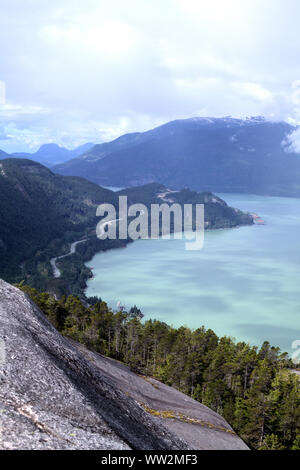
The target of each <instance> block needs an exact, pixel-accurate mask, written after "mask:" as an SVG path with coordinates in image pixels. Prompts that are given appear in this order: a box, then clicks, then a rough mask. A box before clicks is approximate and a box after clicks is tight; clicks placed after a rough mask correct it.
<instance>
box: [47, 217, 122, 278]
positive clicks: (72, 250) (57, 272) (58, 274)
mask: <svg viewBox="0 0 300 470" xmlns="http://www.w3.org/2000/svg"><path fill="white" fill-rule="evenodd" d="M118 220H120V219H114V220H110V221H109V222H104V223H103V224H102V225H100V231H98V233H97V236H98V237H101V236H102V235H103V233H104V228H105V227H106V226H107V225H112V224H113V223H115V222H118ZM87 240H88V238H84V239H83V240H78V241H76V242H73V243H72V245H71V248H70V251H69V252H68V253H66V254H65V255H61V256H56V257H55V258H51V260H50V264H51V266H52V271H53V276H54V277H55V278H59V277H61V271H60V269H59V268H58V267H57V264H56V261H57V260H59V259H63V258H66V257H67V256H70V255H74V253H76V247H77V245H79V244H80V243H84V242H86V241H87Z"/></svg>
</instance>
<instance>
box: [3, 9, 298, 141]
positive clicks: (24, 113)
mask: <svg viewBox="0 0 300 470" xmlns="http://www.w3.org/2000/svg"><path fill="white" fill-rule="evenodd" d="M2 3H3V5H1V17H0V44H1V46H2V47H1V64H0V79H1V80H3V81H5V83H6V101H5V103H6V104H5V103H3V99H2V105H0V133H1V134H2V133H3V132H1V129H4V127H5V126H7V125H9V124H10V123H11V122H13V123H14V125H15V128H16V129H19V130H20V131H21V132H20V133H19V137H18V138H17V131H16V134H15V137H14V138H12V139H10V144H9V145H10V147H7V149H8V148H13V145H17V146H18V148H19V147H20V146H21V145H22V143H21V142H22V139H23V142H24V150H25V149H26V148H28V145H31V146H32V145H33V146H34V145H37V144H38V143H39V142H41V143H43V141H48V140H49V139H54V140H55V139H57V140H58V141H59V143H60V142H61V143H62V142H65V143H66V145H69V146H70V145H72V144H75V143H77V142H79V141H80V142H82V140H83V139H88V140H92V141H99V140H100V139H103V140H109V139H110V138H111V137H116V136H117V135H118V134H119V133H123V132H130V131H139V130H144V127H145V126H147V127H148V128H151V127H153V126H154V125H156V123H161V122H163V121H164V120H166V121H167V120H170V119H175V118H180V117H191V116H193V115H196V114H207V115H210V116H223V115H234V116H246V115H266V117H269V118H272V119H286V120H289V121H290V122H296V123H298V122H300V111H299V108H300V104H299V102H300V91H299V90H300V87H299V86H298V81H299V80H300V63H299V61H298V53H299V47H300V37H299V34H298V29H299V27H298V22H299V15H300V3H299V1H298V0H264V1H263V2H262V1H261V0H226V1H225V0H210V1H207V0H164V1H163V2H162V1H161V0H151V2H141V1H140V0H127V1H126V2H124V0H110V1H109V2H108V1H107V0H85V2H82V0H52V1H51V2H48V3H47V2H45V1H44V0H28V1H27V2H23V1H21V0H10V1H9V2H2ZM292 84H293V87H292ZM0 102H1V93H0ZM147 127H146V128H147ZM23 130H25V131H24V132H23ZM29 131H30V132H31V133H30V132H29ZM25 135H26V138H25V137H24V136H25ZM18 139H19V140H18ZM28 139H32V142H31V143H27V142H28ZM1 145H2V143H1V142H0V148H1Z"/></svg>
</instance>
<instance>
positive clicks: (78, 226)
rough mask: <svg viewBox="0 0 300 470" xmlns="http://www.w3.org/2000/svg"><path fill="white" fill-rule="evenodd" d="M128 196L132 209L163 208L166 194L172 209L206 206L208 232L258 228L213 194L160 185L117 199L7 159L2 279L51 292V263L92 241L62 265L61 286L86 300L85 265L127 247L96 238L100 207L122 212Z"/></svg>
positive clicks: (1, 212) (0, 182)
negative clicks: (72, 247)
mask: <svg viewBox="0 0 300 470" xmlns="http://www.w3.org/2000/svg"><path fill="white" fill-rule="evenodd" d="M124 194H127V196H128V203H129V204H130V203H132V202H135V201H137V199H138V202H141V203H145V204H151V203H152V202H157V203H161V202H163V200H162V198H161V197H159V195H160V194H164V195H165V197H164V198H163V199H166V200H167V201H168V197H169V198H170V201H169V203H170V204H171V200H173V199H172V198H171V196H172V197H174V198H176V201H177V202H179V203H181V204H184V203H187V202H198V203H204V204H205V217H206V219H205V220H206V222H207V228H224V227H233V226H237V225H243V224H251V223H253V220H252V218H251V217H250V216H249V215H247V214H244V213H242V212H240V211H238V210H235V209H232V208H230V207H228V206H227V204H226V203H225V202H224V201H222V200H221V199H219V198H216V197H215V196H214V195H213V194H203V195H201V194H197V193H194V192H190V191H188V190H184V191H179V192H177V193H170V192H169V191H168V190H167V188H165V187H164V186H162V185H156V184H154V185H153V184H152V185H149V186H144V187H142V188H136V189H130V190H128V191H127V192H126V191H121V192H120V193H114V192H113V191H110V190H108V189H104V188H101V187H100V186H98V185H96V184H94V183H91V182H89V181H87V180H85V179H83V178H79V177H64V176H61V175H55V174H54V173H52V172H51V171H50V170H49V169H47V168H45V167H44V166H42V165H40V164H39V163H36V162H32V161H30V160H26V159H6V160H2V161H1V162H0V217H1V226H0V256H1V263H0V276H1V277H2V278H3V279H5V280H7V281H9V282H18V281H21V280H24V281H25V282H26V283H27V284H29V285H32V286H35V287H37V288H39V289H42V290H48V287H49V283H50V284H51V285H53V282H54V281H53V271H52V267H51V265H50V259H51V258H52V257H55V256H59V255H63V254H65V253H68V252H69V250H70V244H71V243H72V242H74V241H77V240H80V239H83V238H88V242H87V243H84V244H81V245H80V246H78V248H77V250H76V253H75V254H74V255H72V256H70V257H69V258H64V259H63V260H61V266H62V279H61V280H60V281H62V280H65V281H67V283H68V285H69V287H70V288H71V289H72V291H73V292H75V293H77V294H82V292H83V290H84V288H85V281H86V279H87V278H88V277H89V276H90V275H91V272H90V271H89V270H88V268H86V267H85V265H84V261H88V260H89V259H91V257H92V256H93V255H94V254H95V253H97V252H98V251H101V250H105V249H108V248H115V247H119V246H124V245H125V244H126V243H127V240H104V241H102V240H99V239H98V238H97V237H96V226H97V223H98V222H99V218H97V217H96V208H97V206H98V205H99V204H102V203H111V204H113V205H114V206H115V207H116V208H118V197H119V195H124ZM55 283H56V284H57V281H55Z"/></svg>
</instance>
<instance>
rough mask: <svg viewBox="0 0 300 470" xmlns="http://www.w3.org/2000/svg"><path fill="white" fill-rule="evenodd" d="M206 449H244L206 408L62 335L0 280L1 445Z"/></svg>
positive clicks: (44, 447)
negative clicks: (170, 409)
mask: <svg viewBox="0 0 300 470" xmlns="http://www.w3.org/2000/svg"><path fill="white" fill-rule="evenodd" d="M168 400H169V401H168ZM166 406H168V407H170V408H172V407H173V413H174V415H169V414H168V419H165V417H166V416H165V415H164V413H163V411H164V407H166ZM157 410H159V411H157ZM191 416H192V417H193V419H194V422H192V418H191ZM183 417H184V419H183ZM170 418H171V419H170ZM210 424H211V426H209V425H210ZM205 448H207V449H212V448H215V449H218V448H219V449H247V447H246V446H245V444H244V443H243V442H242V441H241V439H239V438H238V437H237V436H236V435H235V434H234V433H233V431H232V430H231V428H230V427H229V425H228V424H227V423H226V422H225V421H224V420H223V418H221V417H220V416H219V415H217V414H216V413H214V412H213V411H211V410H209V409H208V408H206V407H203V405H201V404H199V403H197V402H195V401H194V400H192V399H190V398H189V397H186V396H185V395H183V394H181V393H180V392H177V391H176V390H174V389H172V388H170V387H167V386H165V385H163V384H160V383H159V382H156V381H155V382H153V381H152V379H149V380H148V379H147V380H145V379H144V378H141V377H138V376H136V375H135V374H133V373H132V372H130V371H129V370H128V369H127V368H126V367H125V366H122V365H119V364H118V363H116V362H115V361H112V360H109V359H107V358H103V357H102V356H100V355H98V354H95V353H92V352H90V351H87V350H86V349H85V348H84V347H82V346H81V345H77V344H76V343H73V342H70V341H68V340H67V339H65V338H63V337H62V336H61V335H60V334H59V333H58V332H57V331H56V330H55V328H54V327H53V326H52V325H51V324H50V323H49V321H48V320H47V319H46V317H45V316H44V314H43V313H42V312H41V311H40V310H39V309H38V308H37V307H36V305H35V304H34V303H33V302H32V301H31V300H30V299H29V298H28V297H27V296H26V294H24V293H23V292H21V291H20V290H18V289H17V288H15V287H13V286H11V285H9V284H7V283H5V282H4V281H1V280H0V449H119V450H126V449H127V450H128V449H147V450H162V449H167V450H183V449H205Z"/></svg>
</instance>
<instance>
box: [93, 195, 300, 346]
mask: <svg viewBox="0 0 300 470" xmlns="http://www.w3.org/2000/svg"><path fill="white" fill-rule="evenodd" d="M220 196H221V197H222V198H223V199H225V200H226V202H227V203H228V204H229V205H231V206H233V207H237V208H239V209H242V210H247V211H251V212H256V213H258V214H259V215H260V216H261V217H262V218H263V219H264V221H265V223H266V225H263V226H260V225H255V226H250V227H240V228H235V229H227V230H216V231H210V232H206V233H205V242H204V247H203V249H202V250H201V251H196V252H195V251H186V250H185V249H184V248H185V241H184V240H162V239H160V240H139V241H136V242H134V243H132V244H130V245H128V246H127V247H126V248H124V249H118V250H111V251H109V252H106V253H100V254H98V255H96V256H95V257H94V258H93V260H92V261H91V262H89V263H88V265H89V266H94V267H95V269H94V274H95V277H94V279H93V280H91V281H89V282H88V288H87V291H86V294H87V295H88V296H92V295H98V296H100V297H101V298H102V299H104V300H105V301H106V302H108V304H109V305H110V306H111V307H113V308H115V307H116V304H117V302H118V301H121V303H122V304H123V305H125V306H126V307H128V308H130V307H131V306H133V305H135V304H136V305H137V306H138V307H139V308H141V310H142V311H143V313H144V314H145V318H146V319H147V318H157V319H159V320H162V321H165V322H166V323H168V324H172V325H174V326H175V327H178V326H180V325H187V326H189V327H191V328H197V327H200V326H201V325H204V326H205V327H206V328H212V329H213V330H214V331H215V332H216V333H217V334H218V335H225V334H226V335H229V336H233V337H235V338H237V339H239V340H245V341H249V342H250V343H252V344H256V345H260V344H261V343H262V342H263V341H264V340H268V341H270V343H272V344H273V345H276V346H280V347H281V348H282V349H283V350H285V351H289V352H291V344H292V342H293V341H294V340H298V339H300V317H299V312H300V250H299V243H300V199H289V198H276V197H264V196H254V195H238V194H223V195H220Z"/></svg>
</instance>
